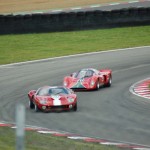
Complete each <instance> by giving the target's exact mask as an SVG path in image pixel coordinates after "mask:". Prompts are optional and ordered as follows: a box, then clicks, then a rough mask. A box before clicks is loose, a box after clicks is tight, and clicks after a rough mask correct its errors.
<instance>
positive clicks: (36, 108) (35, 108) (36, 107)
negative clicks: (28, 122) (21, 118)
mask: <svg viewBox="0 0 150 150" xmlns="http://www.w3.org/2000/svg"><path fill="white" fill-rule="evenodd" d="M34 110H35V112H39V108H38V106H37V105H36V104H35V106H34Z"/></svg>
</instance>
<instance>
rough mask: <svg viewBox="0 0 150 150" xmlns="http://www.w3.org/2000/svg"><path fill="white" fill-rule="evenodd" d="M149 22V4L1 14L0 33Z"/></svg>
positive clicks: (68, 29) (143, 23)
mask: <svg viewBox="0 0 150 150" xmlns="http://www.w3.org/2000/svg"><path fill="white" fill-rule="evenodd" d="M130 25H133V26H134V25H150V8H149V7H148V8H143V7H141V8H128V9H127V8H126V9H120V10H112V11H101V10H93V11H79V12H73V11H72V12H60V13H33V14H23V15H22V14H19V15H13V14H9V15H0V34H16V33H38V32H56V31H70V30H83V29H94V28H106V27H108V28H109V27H118V26H130Z"/></svg>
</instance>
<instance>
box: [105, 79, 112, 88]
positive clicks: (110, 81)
mask: <svg viewBox="0 0 150 150" xmlns="http://www.w3.org/2000/svg"><path fill="white" fill-rule="evenodd" d="M111 84H112V77H110V78H109V81H108V83H107V84H106V85H105V86H106V87H110V86H111Z"/></svg>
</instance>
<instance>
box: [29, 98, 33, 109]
mask: <svg viewBox="0 0 150 150" xmlns="http://www.w3.org/2000/svg"><path fill="white" fill-rule="evenodd" d="M29 107H30V108H31V109H33V108H34V104H33V102H32V101H31V100H29Z"/></svg>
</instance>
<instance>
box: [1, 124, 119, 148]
mask: <svg viewBox="0 0 150 150" xmlns="http://www.w3.org/2000/svg"><path fill="white" fill-rule="evenodd" d="M24 144H25V149H26V150H104V149H105V150H119V148H117V147H114V146H104V145H100V144H98V143H87V142H83V141H81V140H71V139H67V140H66V138H65V137H56V136H52V135H50V134H40V133H37V132H35V131H26V133H25V142H24ZM15 147H16V137H15V129H11V128H10V127H0V149H1V150H14V149H15Z"/></svg>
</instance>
